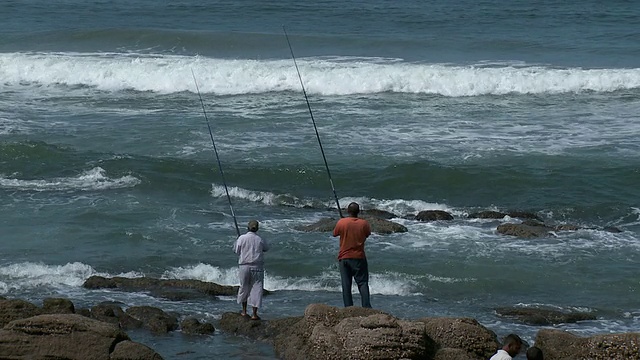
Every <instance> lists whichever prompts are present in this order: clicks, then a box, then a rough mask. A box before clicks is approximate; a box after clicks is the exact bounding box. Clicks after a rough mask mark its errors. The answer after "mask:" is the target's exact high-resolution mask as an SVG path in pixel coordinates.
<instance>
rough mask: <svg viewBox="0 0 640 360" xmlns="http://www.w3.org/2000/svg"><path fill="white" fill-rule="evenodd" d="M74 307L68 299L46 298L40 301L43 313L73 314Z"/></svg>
mask: <svg viewBox="0 0 640 360" xmlns="http://www.w3.org/2000/svg"><path fill="white" fill-rule="evenodd" d="M75 312H76V309H75V307H74V305H73V303H72V302H71V300H69V299H62V298H47V299H44V301H43V302H42V313H43V314H74V313H75Z"/></svg>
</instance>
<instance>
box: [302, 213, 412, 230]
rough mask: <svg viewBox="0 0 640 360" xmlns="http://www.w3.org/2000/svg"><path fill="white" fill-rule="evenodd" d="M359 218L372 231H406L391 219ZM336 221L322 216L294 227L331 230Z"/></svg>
mask: <svg viewBox="0 0 640 360" xmlns="http://www.w3.org/2000/svg"><path fill="white" fill-rule="evenodd" d="M360 218H362V219H365V220H367V221H368V222H369V225H370V226H371V232H373V233H377V234H392V233H403V232H407V228H406V226H404V225H402V224H398V223H396V222H393V221H389V220H386V219H382V218H378V217H375V216H368V215H364V216H360ZM337 223H338V219H336V218H324V219H320V220H318V221H316V222H315V223H313V224H309V225H300V226H296V227H295V229H296V230H298V231H305V232H331V231H333V229H334V228H335V227H336V224H337Z"/></svg>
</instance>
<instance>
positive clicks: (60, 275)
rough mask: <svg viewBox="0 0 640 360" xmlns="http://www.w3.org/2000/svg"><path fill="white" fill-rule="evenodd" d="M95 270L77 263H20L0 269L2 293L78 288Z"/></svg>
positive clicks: (0, 289) (0, 290) (0, 288)
mask: <svg viewBox="0 0 640 360" xmlns="http://www.w3.org/2000/svg"><path fill="white" fill-rule="evenodd" d="M95 273H96V272H95V270H94V269H93V268H92V267H91V266H89V265H86V264H83V263H79V262H75V263H68V264H65V265H46V264H43V263H32V262H26V263H19V264H9V265H6V266H1V267H0V278H2V279H3V284H4V285H3V286H0V292H3V293H6V292H8V291H9V290H11V289H27V288H36V287H40V286H51V287H61V286H70V287H78V286H81V285H82V283H83V282H84V281H85V280H86V279H87V278H88V277H89V276H91V275H94V274H95Z"/></svg>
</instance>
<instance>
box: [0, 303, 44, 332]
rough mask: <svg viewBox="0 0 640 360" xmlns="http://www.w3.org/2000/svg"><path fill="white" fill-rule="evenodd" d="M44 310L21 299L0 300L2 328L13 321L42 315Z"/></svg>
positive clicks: (0, 325)
mask: <svg viewBox="0 0 640 360" xmlns="http://www.w3.org/2000/svg"><path fill="white" fill-rule="evenodd" d="M41 313H42V310H41V309H40V308H39V307H37V306H36V305H34V304H32V303H30V302H28V301H24V300H20V299H11V300H9V299H4V300H0V328H1V327H3V326H5V325H7V324H8V323H10V322H11V321H14V320H18V319H24V318H28V317H32V316H36V315H40V314H41Z"/></svg>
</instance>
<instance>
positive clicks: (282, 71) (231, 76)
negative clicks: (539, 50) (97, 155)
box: [0, 52, 640, 97]
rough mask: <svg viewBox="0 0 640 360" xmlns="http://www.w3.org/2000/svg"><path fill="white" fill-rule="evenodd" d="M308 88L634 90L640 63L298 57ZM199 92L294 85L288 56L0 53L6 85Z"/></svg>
mask: <svg viewBox="0 0 640 360" xmlns="http://www.w3.org/2000/svg"><path fill="white" fill-rule="evenodd" d="M298 64H299V67H300V71H301V73H303V74H304V78H303V79H304V82H305V87H306V90H307V91H308V92H309V93H310V94H322V95H349V94H377V93H385V92H393V93H411V94H437V95H442V96H447V97H462V96H482V95H504V94H511V93H514V94H550V93H552V94H558V93H576V92H584V91H593V92H612V91H617V90H629V89H637V88H640V69H638V68H633V69H583V68H556V67H553V66H542V65H518V64H516V65H514V64H511V63H503V64H490V65H487V64H476V65H467V66H459V65H449V64H429V63H415V62H402V61H398V59H383V58H362V57H355V58H349V57H335V58H332V57H321V58H301V59H298ZM192 70H193V71H194V73H195V74H196V75H197V78H198V82H199V83H200V91H201V92H203V93H214V94H218V95H238V94H258V93H268V92H282V91H295V92H299V91H300V84H299V79H298V78H297V75H296V72H295V71H294V69H292V66H291V61H290V60H289V59H286V60H279V59H267V60H251V59H231V60H230V59H215V58H206V57H200V56H179V55H163V54H135V53H70V52H57V53H46V52H20V53H5V54H0V78H2V79H3V82H4V85H2V86H4V87H13V86H17V85H19V84H24V83H31V84H36V85H37V86H44V87H50V86H58V85H66V86H89V87H95V88H96V89H98V90H102V91H123V90H136V91H153V92H157V93H162V94H168V93H178V92H183V91H190V92H195V87H194V84H193V79H192V76H191V71H192Z"/></svg>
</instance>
